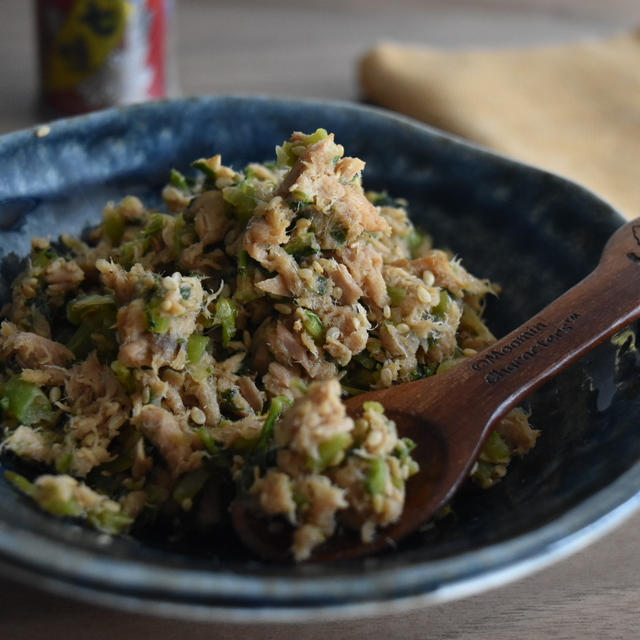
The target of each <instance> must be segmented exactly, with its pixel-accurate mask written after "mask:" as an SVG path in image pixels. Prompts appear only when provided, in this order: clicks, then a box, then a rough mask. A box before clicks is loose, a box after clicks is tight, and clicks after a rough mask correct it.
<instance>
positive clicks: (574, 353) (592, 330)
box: [416, 221, 640, 437]
mask: <svg viewBox="0 0 640 640" xmlns="http://www.w3.org/2000/svg"><path fill="white" fill-rule="evenodd" d="M638 317H640V221H636V222H630V223H628V224H626V225H624V226H623V227H621V228H620V229H619V230H618V231H617V232H616V233H615V234H614V235H613V236H612V237H611V238H610V239H609V241H608V242H607V244H606V246H605V248H604V250H603V253H602V257H601V259H600V262H599V264H598V266H597V267H596V269H595V270H594V271H593V272H591V273H590V274H589V275H588V276H587V277H586V278H584V279H583V280H581V281H580V282H579V283H578V284H576V285H575V286H574V287H573V288H571V289H569V291H567V292H566V293H565V294H563V295H562V296H560V297H559V298H557V299H556V300H555V301H554V302H552V303H551V304H549V305H548V306H547V307H545V308H544V309H543V310H542V311H540V313H538V314H536V315H535V316H533V317H532V318H531V319H530V320H528V321H527V322H526V323H525V324H523V325H521V326H520V327H518V328H517V329H514V330H513V331H512V332H511V333H509V334H508V335H506V336H505V337H504V338H502V339H501V340H498V342H496V343H495V344H494V345H492V346H491V347H490V348H489V349H486V350H484V351H482V352H481V353H479V354H477V355H476V356H473V357H471V358H469V359H468V360H466V361H464V362H463V363H461V364H460V365H459V366H458V367H456V368H455V369H454V370H452V371H451V372H447V373H450V374H451V379H452V380H453V379H457V381H458V382H457V384H456V388H457V390H458V391H459V392H460V394H459V396H458V398H457V404H458V410H456V414H457V415H460V416H464V415H469V416H474V419H473V422H477V418H478V417H479V416H482V417H484V419H485V420H486V422H487V423H488V424H487V426H486V430H488V429H489V428H490V426H491V424H492V423H493V422H494V420H495V419H496V418H498V417H501V416H502V415H504V414H505V413H506V412H507V411H508V410H509V409H511V408H512V407H514V406H516V405H517V404H518V403H519V402H520V401H521V400H522V399H523V398H524V397H525V396H526V395H528V394H529V393H531V392H532V391H533V390H534V389H536V388H537V387H539V386H540V385H542V384H543V383H544V382H545V381H547V380H548V379H550V378H551V377H553V376H554V375H556V374H557V373H558V372H559V371H560V370H561V369H563V368H565V367H566V366H567V365H569V364H570V363H572V362H573V361H574V360H576V359H577V358H579V357H580V356H581V355H582V354H584V353H585V352H587V351H589V350H590V349H591V348H593V347H595V346H596V345H597V344H599V343H600V342H602V341H604V340H605V339H606V338H608V337H610V336H612V335H613V334H615V333H616V332H617V331H619V330H620V329H622V328H623V327H625V326H626V325H628V324H629V323H630V322H632V321H633V320H635V319H637V318H638ZM445 375H447V374H445ZM442 382H443V383H445V380H443V381H442ZM459 385H460V386H459ZM462 387H464V392H462ZM416 409H418V410H419V408H416ZM461 427H462V425H461ZM476 437H477V436H476Z"/></svg>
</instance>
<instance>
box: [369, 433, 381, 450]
mask: <svg viewBox="0 0 640 640" xmlns="http://www.w3.org/2000/svg"><path fill="white" fill-rule="evenodd" d="M381 442H382V433H380V431H373V432H371V433H370V434H369V437H368V438H367V444H368V445H369V446H371V447H376V446H378V445H379V444H380V443H381Z"/></svg>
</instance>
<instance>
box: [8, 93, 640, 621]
mask: <svg viewBox="0 0 640 640" xmlns="http://www.w3.org/2000/svg"><path fill="white" fill-rule="evenodd" d="M317 127H325V128H326V129H328V130H329V131H333V132H335V134H336V139H337V141H338V142H340V143H341V144H343V145H344V146H345V148H346V150H347V153H348V154H349V155H355V156H358V157H361V158H363V159H364V160H365V161H366V162H367V167H366V170H365V174H364V175H365V187H367V188H372V189H379V190H381V189H386V190H387V191H388V192H389V193H390V194H391V195H392V196H402V197H406V198H407V199H408V201H409V203H410V211H411V214H412V217H413V219H414V220H415V221H416V222H417V223H418V224H419V225H421V226H423V227H424V228H426V229H427V230H429V231H430V232H431V233H432V235H433V236H434V239H435V243H436V245H437V246H441V247H442V246H444V247H449V248H451V249H452V250H453V251H454V252H455V253H456V254H458V255H460V256H462V257H463V263H464V264H465V265H466V266H467V267H468V268H469V269H470V270H471V271H472V272H473V273H475V274H477V275H482V276H486V277H490V278H491V279H493V280H496V281H498V282H500V283H501V284H502V286H503V293H502V295H501V296H500V299H499V301H494V302H492V303H491V306H490V308H489V318H490V325H491V326H492V328H493V329H494V331H495V332H496V333H497V334H499V335H500V334H502V333H504V332H506V331H507V330H509V329H511V328H513V327H514V326H516V325H517V324H519V323H520V322H522V321H524V320H525V319H526V318H527V317H528V316H529V315H531V314H532V313H534V312H535V311H537V310H539V309H540V308H542V307H543V306H544V305H545V304H546V303H547V302H549V301H550V300H551V299H553V298H554V297H555V296H557V295H558V294H560V293H561V292H563V291H564V290H565V289H567V288H569V287H570V286H571V285H572V284H574V283H575V282H576V281H578V280H579V279H580V278H581V277H582V276H584V275H585V274H586V273H587V272H588V271H589V270H591V269H592V268H593V267H594V266H595V264H596V262H597V260H598V256H599V253H600V251H601V249H602V247H603V245H604V243H605V240H606V239H607V237H608V236H609V235H610V234H611V233H612V232H613V231H614V230H615V229H616V227H618V226H619V225H620V224H621V222H622V218H621V216H620V215H619V214H617V213H616V212H615V211H614V210H613V209H612V208H611V207H610V206H609V205H607V204H606V203H604V202H602V201H601V200H599V199H598V198H597V197H596V196H594V195H593V194H592V193H590V192H588V191H587V190H585V189H583V188H581V187H579V186H577V185H576V184H573V183H571V182H568V181H566V180H564V179H561V178H559V177H556V176H554V175H550V174H548V173H546V172H544V171H541V170H538V169H535V168H531V167H527V166H524V165H522V164H518V163H516V162H513V161H511V160H508V159H505V158H502V157H499V156H497V155H494V154H491V153H488V152H486V151H483V150H481V149H478V148H475V147H473V146H470V145H468V144H465V143H463V142H461V141H460V140H457V139H454V138H452V137H450V136H447V135H444V134H442V133H440V132H438V131H435V130H433V129H430V128H428V127H426V126H424V125H421V124H418V123H416V122H413V121H410V120H408V119H405V118H401V117H398V116H396V115H392V114H390V113H385V112H382V111H379V110H375V109H371V108H366V107H360V106H354V105H348V104H336V103H324V102H304V101H296V102H294V101H290V100H277V99H269V98H245V97H206V98H198V99H186V100H178V101H173V102H159V103H151V104H145V105H142V106H135V107H131V108H126V109H122V110H110V111H106V112H102V113H96V114H93V115H88V116H84V117H80V118H75V119H70V120H62V121H58V122H54V123H52V124H51V125H50V131H49V133H48V135H46V136H39V135H38V134H37V131H36V130H35V129H34V130H29V131H21V132H18V133H13V134H10V135H7V136H4V137H3V138H0V227H1V229H2V230H1V232H0V252H1V253H2V257H3V275H4V277H3V278H2V280H3V282H2V291H0V294H1V295H3V296H5V297H6V295H7V283H8V282H9V281H10V278H11V276H12V274H14V273H15V268H16V259H15V256H13V255H12V254H14V253H15V254H17V256H24V255H25V254H26V253H27V251H28V246H29V238H30V236H32V235H51V236H57V235H58V234H59V233H61V232H72V233H78V232H80V231H82V229H84V228H85V227H86V226H87V225H89V224H95V223H97V222H98V221H99V219H100V215H101V209H102V206H103V205H104V203H105V202H106V201H107V200H109V199H116V198H119V197H121V196H123V195H125V194H128V193H136V194H138V195H140V196H142V198H143V199H145V200H146V202H147V203H149V204H153V203H154V202H157V201H158V193H159V189H160V187H161V186H162V185H163V184H164V182H165V180H166V177H167V173H168V170H169V169H170V168H171V167H172V166H175V167H177V168H179V169H182V170H189V162H190V161H191V160H192V159H194V158H197V157H200V156H209V155H212V154H213V153H218V152H220V153H222V154H223V158H224V160H225V163H230V164H232V165H236V166H242V165H243V164H244V163H246V162H247V161H249V160H267V159H270V158H272V157H273V155H274V146H275V145H276V144H279V143H280V142H281V141H282V140H284V139H285V138H287V137H288V136H289V135H290V133H291V132H292V131H293V130H302V131H312V130H315V129H316V128H317ZM42 133H45V131H42V130H41V131H40V134H42ZM639 367H640V360H639V358H638V357H637V355H636V350H635V328H631V330H629V331H628V332H627V334H625V335H624V336H623V337H622V338H620V339H618V340H617V341H616V344H614V343H609V344H606V345H604V346H602V347H601V348H599V349H598V350H596V351H594V352H593V353H592V354H591V355H589V356H588V357H587V358H585V359H583V360H581V361H580V362H579V363H578V364H576V365H575V366H574V367H572V368H571V369H570V370H569V371H567V372H566V373H565V374H563V375H562V376H561V377H559V378H557V379H556V380H555V381H554V382H553V383H551V384H549V385H547V386H545V387H544V388H543V389H541V390H540V391H539V392H538V393H537V394H536V395H535V396H533V397H532V398H531V401H530V404H531V410H532V411H533V422H534V423H535V425H536V426H537V427H538V428H540V429H541V430H542V436H541V437H540V439H539V444H538V446H537V447H536V448H535V450H534V451H533V452H532V453H531V454H530V455H528V456H527V457H526V458H524V459H523V460H520V461H517V462H516V463H514V464H513V465H512V468H511V470H510V472H509V474H508V476H507V478H506V479H505V481H504V482H502V483H501V484H500V485H498V486H497V487H496V488H494V489H492V490H490V491H478V490H469V491H466V492H465V493H464V494H462V495H460V496H459V498H458V499H457V500H456V502H455V517H453V518H449V519H448V520H447V521H444V522H443V523H442V525H441V526H440V527H436V528H430V529H427V530H426V531H423V532H421V533H417V534H415V535H414V536H413V537H412V538H410V539H409V540H407V541H406V542H405V543H403V544H402V545H400V546H399V547H398V548H397V549H396V550H395V551H393V552H389V553H385V554H383V555H380V556H378V557H372V558H367V559H362V560H358V561H352V562H348V563H344V564H338V565H327V566H277V565H276V566H274V565H271V566H268V565H263V564H261V563H259V562H257V561H255V560H252V559H250V558H249V557H248V556H243V555H241V554H238V553H226V552H225V553H218V554H217V553H216V549H212V550H211V551H210V552H209V553H205V554H202V553H194V552H193V551H192V552H189V551H188V550H184V549H182V550H175V549H174V550H168V549H166V548H164V549H160V548H158V547H157V546H152V545H149V544H144V543H142V542H139V541H137V540H134V539H131V538H127V537H123V538H117V539H113V540H111V539H109V538H106V537H105V536H104V535H100V534H99V533H96V532H95V531H93V530H90V529H88V528H85V527H83V526H81V525H78V524H76V523H74V522H68V521H62V520H58V519H55V518H52V517H49V516H47V515H46V514H44V513H42V512H40V511H38V510H37V509H35V508H34V507H33V506H32V504H30V503H29V501H28V500H26V499H24V498H23V497H22V496H20V495H18V494H17V493H16V492H15V491H14V490H13V489H12V488H11V487H9V486H8V485H7V484H6V483H5V482H4V481H0V564H1V565H2V566H3V568H4V569H5V570H6V571H7V572H9V573H10V574H11V575H13V576H17V577H19V578H23V579H25V580H28V581H30V582H32V583H34V584H37V585H41V586H43V587H48V588H52V589H57V590H61V591H63V592H64V593H65V594H75V595H77V596H79V597H84V598H89V599H93V600H95V601H98V602H100V603H103V604H111V605H117V606H123V607H127V608H129V609H132V610H138V611H144V612H146V613H149V612H156V613H159V614H170V615H182V616H185V617H190V618H197V619H203V620H215V619H226V620H248V619H250V620H251V621H257V620H263V621H271V622H274V621H281V620H286V619H288V620H296V619H297V620H302V619H309V618H317V617H319V616H320V615H327V612H328V611H330V612H331V616H333V617H337V616H347V615H353V616H355V615H366V614H369V613H377V614H380V613H383V612H387V613H388V612H391V611H397V610H400V609H402V608H404V607H409V606H416V605H423V604H427V603H431V602H436V601H442V600H444V599H450V598H454V597H461V596H463V595H466V594H468V593H474V592H477V591H480V590H484V589H488V588H490V587H492V586H495V585H497V584H501V583H503V582H504V581H506V580H508V579H513V578H516V577H518V576H521V575H523V574H525V573H527V572H529V571H531V570H533V569H536V568H539V567H542V566H545V565H546V564H549V563H551V562H553V561H555V560H556V559H557V558H559V557H561V556H563V555H565V554H567V553H569V552H571V551H573V550H575V549H577V548H579V547H580V546H582V545H584V544H586V543H587V542H589V541H590V540H592V539H593V538H594V537H595V536H597V535H599V534H601V533H603V532H604V531H606V530H607V529H608V528H610V527H611V526H613V525H614V524H616V523H617V522H619V521H620V520H621V519H622V518H624V517H625V516H626V515H628V514H630V513H631V512H632V511H633V510H634V509H635V508H636V507H637V506H638V504H639V503H640V498H639V493H638V492H639V490H640V463H639V462H638V460H639V453H640V438H639V437H638V435H637V425H638V423H639V422H640V384H639V383H638V381H640V376H638V369H639Z"/></svg>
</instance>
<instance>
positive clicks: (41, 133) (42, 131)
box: [36, 124, 51, 138]
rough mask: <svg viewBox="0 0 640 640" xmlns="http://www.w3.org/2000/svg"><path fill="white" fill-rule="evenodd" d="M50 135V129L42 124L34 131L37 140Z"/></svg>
mask: <svg viewBox="0 0 640 640" xmlns="http://www.w3.org/2000/svg"><path fill="white" fill-rule="evenodd" d="M50 133H51V127H50V126H49V125H48V124H43V125H42V126H41V127H38V128H37V129H36V136H37V137H38V138H46V137H47V136H48V135H49V134H50Z"/></svg>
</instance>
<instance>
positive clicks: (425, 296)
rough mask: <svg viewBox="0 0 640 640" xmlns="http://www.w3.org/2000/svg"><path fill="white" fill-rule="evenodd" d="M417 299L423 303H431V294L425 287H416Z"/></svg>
mask: <svg viewBox="0 0 640 640" xmlns="http://www.w3.org/2000/svg"><path fill="white" fill-rule="evenodd" d="M418 300H420V302H422V303H424V304H431V296H430V295H429V292H428V291H427V288H426V287H422V286H420V287H418Z"/></svg>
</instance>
